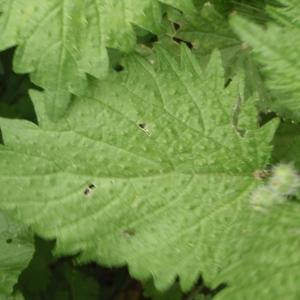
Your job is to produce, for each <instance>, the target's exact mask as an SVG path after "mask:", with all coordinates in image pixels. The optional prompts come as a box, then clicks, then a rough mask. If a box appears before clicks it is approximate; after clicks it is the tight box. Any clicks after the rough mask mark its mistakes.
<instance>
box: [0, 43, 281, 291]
mask: <svg viewBox="0 0 300 300" xmlns="http://www.w3.org/2000/svg"><path fill="white" fill-rule="evenodd" d="M155 61H156V62H155ZM155 61H154V64H151V63H150V62H147V61H146V60H145V59H142V58H141V57H139V56H133V57H132V58H131V59H130V58H129V59H128V62H127V65H126V68H125V70H126V71H123V72H121V73H114V74H111V76H110V77H109V79H107V80H106V81H103V82H98V81H96V82H95V83H94V84H93V86H92V87H91V89H90V95H85V96H82V97H77V98H76V99H74V102H73V105H72V107H71V109H70V111H69V113H68V115H67V117H66V118H64V119H63V120H61V121H59V122H57V123H52V122H51V121H50V120H49V119H47V117H46V114H45V113H44V108H43V106H42V103H43V101H45V99H44V95H43V93H41V92H34V93H32V97H33V101H34V103H35V106H36V110H37V114H38V120H39V126H36V125H35V124H33V123H30V122H27V121H21V120H8V119H1V121H0V124H1V128H2V133H3V139H4V142H5V146H3V147H1V156H0V172H1V173H0V186H1V190H0V196H1V197H0V199H9V201H1V200H0V201H1V204H0V205H1V207H3V208H6V209H7V210H9V211H10V212H11V213H13V214H14V215H16V216H17V217H18V218H19V219H21V220H22V221H23V222H25V223H26V224H28V225H30V226H32V228H33V229H34V230H35V231H36V232H37V233H38V234H40V235H41V236H43V237H47V238H57V248H56V254H60V255H62V254H75V253H79V256H78V260H79V261H80V262H87V261H91V260H95V261H97V262H99V263H101V264H104V265H107V266H112V265H113V266H120V265H124V264H128V265H129V270H130V273H131V274H132V275H133V276H134V277H136V278H139V279H141V280H146V279H148V278H150V276H153V278H154V282H155V285H156V287H157V288H158V289H165V288H167V287H168V286H170V285H171V284H172V282H173V281H174V279H175V277H176V276H177V275H178V276H179V278H180V282H181V286H182V288H183V289H184V290H188V289H189V288H190V287H191V286H192V285H193V283H194V282H195V281H196V279H197V277H198V275H199V274H200V273H202V274H203V276H204V279H205V280H206V281H207V282H210V281H211V280H212V279H213V278H214V277H215V275H216V273H218V272H219V270H220V269H222V267H223V265H224V264H227V259H226V257H227V253H228V251H231V250H230V249H231V246H232V243H235V242H236V240H237V239H239V238H240V231H241V230H242V229H241V228H243V226H244V225H243V222H247V219H242V220H241V219H240V217H239V215H240V211H241V210H243V209H244V206H245V205H246V206H247V205H248V200H249V199H248V198H249V193H250V192H251V191H252V190H253V188H255V187H256V185H257V182H256V179H255V178H254V176H253V172H254V171H255V170H257V169H259V170H260V169H262V168H264V166H265V165H266V164H267V163H268V162H269V158H270V152H271V149H272V147H271V145H270V142H271V140H272V137H273V134H274V131H275V129H276V127H277V123H278V122H277V120H273V121H271V122H269V123H268V124H266V125H265V126H263V127H262V128H259V127H258V125H257V121H256V114H257V113H256V108H255V101H254V99H249V100H248V101H247V102H245V101H244V100H243V95H242V94H243V93H242V91H243V85H242V84H241V82H243V78H241V79H240V80H238V77H236V78H235V80H234V81H233V82H232V83H231V84H230V85H229V86H228V87H227V88H226V89H224V88H223V86H224V74H223V68H222V64H221V59H220V55H219V54H218V53H214V54H213V56H212V58H211V60H210V62H209V64H208V66H207V68H206V70H205V71H203V70H202V69H201V68H200V67H199V64H198V63H197V61H196V60H195V58H194V57H193V55H192V54H191V53H190V51H189V50H188V49H186V48H185V47H183V48H182V52H181V61H180V63H179V62H177V61H176V60H175V59H174V58H173V57H172V56H171V55H170V54H169V53H167V52H165V51H164V50H163V49H158V50H157V59H156V60H155ZM152 62H153V61H152ZM15 186H17V188H16V189H14V188H13V187H15Z"/></svg>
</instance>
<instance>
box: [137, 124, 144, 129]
mask: <svg viewBox="0 0 300 300" xmlns="http://www.w3.org/2000/svg"><path fill="white" fill-rule="evenodd" d="M138 126H139V127H140V128H141V129H145V128H146V124H145V123H139V124H138Z"/></svg>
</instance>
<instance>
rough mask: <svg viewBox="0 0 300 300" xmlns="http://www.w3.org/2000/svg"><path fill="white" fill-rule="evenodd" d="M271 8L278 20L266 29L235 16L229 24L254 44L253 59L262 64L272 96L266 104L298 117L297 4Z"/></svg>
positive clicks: (299, 27)
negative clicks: (276, 8)
mask: <svg viewBox="0 0 300 300" xmlns="http://www.w3.org/2000/svg"><path fill="white" fill-rule="evenodd" d="M294 2H295V1H291V0H290V1H287V4H290V5H292V4H293V3H294ZM297 4H299V3H298V2H297ZM272 11H273V14H272V15H273V16H274V18H276V19H278V21H277V22H276V23H274V22H273V23H269V24H268V26H267V29H266V30H264V29H263V28H261V27H259V26H258V25H255V24H252V23H251V22H249V21H246V20H245V19H242V18H240V17H237V16H236V17H234V18H232V20H231V23H232V26H233V28H234V30H235V31H236V32H237V33H238V34H239V35H240V37H241V38H242V39H243V40H244V41H245V42H247V43H248V44H249V45H251V46H252V47H254V48H253V51H254V52H255V54H256V58H257V60H258V61H259V62H260V63H261V64H263V66H264V73H265V76H266V81H267V85H268V87H269V89H270V90H271V91H272V93H273V95H274V96H275V99H274V100H273V101H269V103H268V106H269V107H270V108H271V109H272V110H274V111H275V112H277V113H279V114H280V115H281V116H284V117H287V118H290V119H293V120H300V114H299V111H300V101H299V97H300V85H299V80H300V76H299V74H300V72H299V70H300V63H299V55H298V53H299V51H300V42H299V41H300V38H299V37H300V22H299V21H297V18H295V17H294V16H295V15H297V16H298V15H299V13H300V6H299V5H294V6H288V5H287V7H286V8H285V9H281V10H279V13H278V14H275V13H274V12H275V10H274V9H273V10H272ZM279 14H280V16H278V15H279ZM279 24H280V26H279ZM283 24H284V25H283ZM291 40H293V43H291Z"/></svg>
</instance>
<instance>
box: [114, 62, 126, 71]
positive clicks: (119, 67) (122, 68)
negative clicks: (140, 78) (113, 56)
mask: <svg viewBox="0 0 300 300" xmlns="http://www.w3.org/2000/svg"><path fill="white" fill-rule="evenodd" d="M114 69H115V71H117V72H122V71H123V70H124V67H123V66H122V65H121V64H117V65H115V67H114Z"/></svg>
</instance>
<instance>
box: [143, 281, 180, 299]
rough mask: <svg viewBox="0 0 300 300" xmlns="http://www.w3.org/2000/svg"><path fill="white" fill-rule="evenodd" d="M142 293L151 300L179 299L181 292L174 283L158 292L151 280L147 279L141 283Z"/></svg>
mask: <svg viewBox="0 0 300 300" xmlns="http://www.w3.org/2000/svg"><path fill="white" fill-rule="evenodd" d="M143 288H144V291H143V295H144V297H146V298H147V299H148V298H149V299H151V300H181V299H182V297H183V293H182V291H181V289H180V287H179V285H178V283H174V284H173V285H172V286H171V287H170V288H169V289H168V290H167V291H165V292H160V291H158V290H157V289H156V288H155V286H154V285H153V283H152V281H148V282H146V283H145V284H144V285H143Z"/></svg>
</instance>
